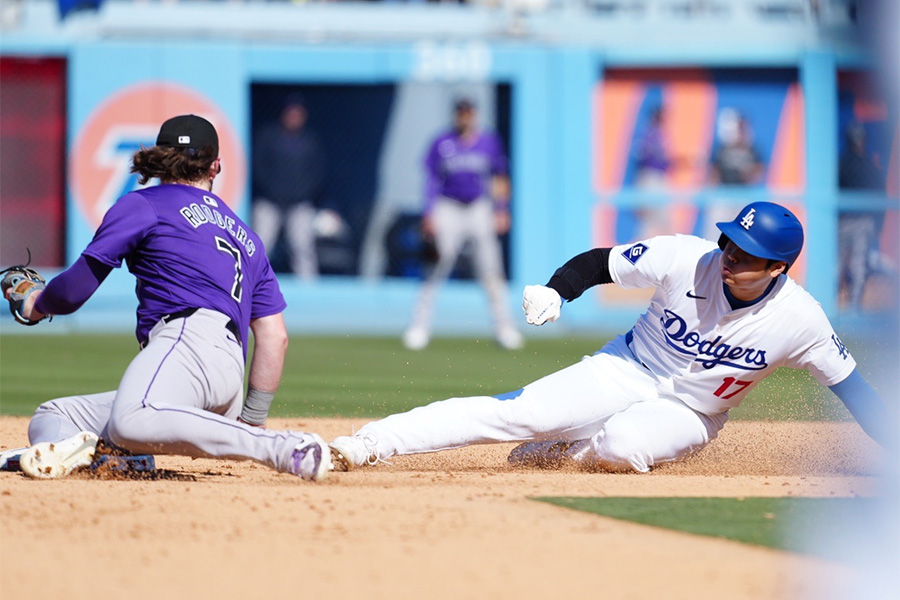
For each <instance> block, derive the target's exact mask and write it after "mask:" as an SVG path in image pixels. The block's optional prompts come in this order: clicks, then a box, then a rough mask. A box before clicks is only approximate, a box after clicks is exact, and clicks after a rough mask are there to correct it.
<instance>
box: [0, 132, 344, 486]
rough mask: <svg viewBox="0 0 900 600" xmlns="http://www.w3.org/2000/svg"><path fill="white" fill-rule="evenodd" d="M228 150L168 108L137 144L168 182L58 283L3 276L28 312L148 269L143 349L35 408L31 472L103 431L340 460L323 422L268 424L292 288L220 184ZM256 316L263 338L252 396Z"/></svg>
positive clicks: (209, 451)
mask: <svg viewBox="0 0 900 600" xmlns="http://www.w3.org/2000/svg"><path fill="white" fill-rule="evenodd" d="M218 153H219V140H218V135H217V133H216V130H215V128H214V127H213V125H212V124H211V123H210V122H209V121H207V120H205V119H203V118H201V117H198V116H195V115H182V116H177V117H174V118H172V119H169V120H168V121H166V122H165V123H163V124H162V127H161V128H160V130H159V136H158V137H157V140H156V146H153V147H151V148H142V149H141V150H139V151H138V152H136V153H135V154H134V156H133V167H132V172H134V173H138V174H139V175H140V182H141V184H144V183H147V181H149V180H150V179H151V178H154V177H158V178H159V179H160V181H161V185H157V186H152V187H148V188H145V189H141V190H138V191H134V192H131V193H128V194H126V195H124V196H122V197H121V198H119V199H118V201H117V202H116V203H115V204H114V205H113V206H112V207H111V208H110V209H109V211H108V212H107V213H106V215H105V216H104V218H103V222H102V223H101V225H100V227H99V229H98V230H97V232H96V234H95V235H94V239H93V240H92V241H91V242H90V244H88V246H87V248H86V249H85V250H84V252H83V253H82V255H81V257H80V258H79V259H78V260H77V261H76V262H75V264H73V265H72V266H71V267H70V268H69V269H67V270H66V271H64V272H63V273H61V274H59V275H58V276H57V277H55V278H54V279H53V280H51V281H50V282H49V283H48V284H46V287H44V284H43V280H40V278H38V277H29V273H28V272H27V271H28V270H27V269H26V270H23V269H16V268H13V269H12V270H11V271H10V272H9V273H8V274H7V275H6V277H5V278H4V280H3V291H4V295H5V297H6V298H7V299H8V300H9V301H10V307H11V309H12V312H13V315H14V316H15V317H16V319H17V320H18V321H20V322H22V323H24V324H28V325H33V324H35V323H37V322H38V321H40V320H42V319H44V318H45V317H47V316H50V315H62V314H68V313H72V312H74V311H75V310H77V309H78V308H79V307H80V306H81V305H82V304H83V303H84V302H85V301H86V300H87V299H88V298H89V297H90V296H91V294H93V293H94V291H95V290H96V289H97V288H98V287H99V286H100V284H101V283H102V282H103V281H104V279H105V278H106V276H107V275H109V273H110V272H111V271H112V269H113V268H115V267H119V266H121V264H122V261H123V260H124V261H125V262H126V264H127V265H128V270H129V271H130V272H131V273H133V274H134V276H135V277H136V278H137V288H136V293H137V298H138V308H137V339H138V342H139V343H140V346H141V348H142V350H141V351H140V353H138V355H137V356H136V357H135V358H134V360H132V361H131V364H130V365H129V366H128V369H127V370H126V371H125V374H124V376H123V377H122V380H121V383H120V385H119V389H118V390H115V391H111V392H105V393H100V394H90V395H85V396H70V397H67V398H58V399H56V400H51V401H49V402H46V403H44V404H42V405H41V406H40V407H39V408H38V409H37V411H36V412H35V414H34V416H33V417H32V419H31V423H30V425H29V428H28V436H29V439H30V441H31V444H32V446H31V447H30V448H27V449H21V450H20V451H19V452H18V459H19V463H20V466H21V469H22V470H23V471H24V472H25V473H26V474H27V475H29V476H31V477H37V478H57V477H64V476H66V475H68V474H69V473H70V472H71V471H72V470H74V469H76V468H78V467H82V466H86V465H88V464H90V463H91V460H92V457H93V455H94V453H95V449H96V445H97V443H98V440H99V439H101V438H102V439H103V440H104V441H106V442H108V443H109V444H112V445H113V446H118V447H120V448H123V449H125V450H127V451H131V452H134V453H139V454H140V453H146V454H153V453H160V454H182V455H186V456H192V457H219V458H236V459H251V460H255V461H257V462H260V463H263V464H266V465H268V466H270V467H272V468H273V469H276V470H278V471H282V472H287V473H293V474H295V475H298V476H300V477H302V478H303V479H307V480H316V479H321V478H322V477H324V476H325V475H326V474H327V473H328V471H329V470H330V468H331V459H330V452H329V451H328V447H327V446H326V445H325V443H324V441H323V440H322V439H321V438H320V437H319V436H318V435H315V434H310V433H302V432H296V431H271V430H267V429H264V428H262V427H260V426H261V425H264V424H265V421H266V416H267V414H268V410H269V405H270V404H271V402H272V398H273V396H274V394H275V391H276V390H277V389H278V384H279V382H280V380H281V372H282V366H283V364H284V357H285V352H286V350H287V343H288V337H287V332H286V330H285V326H284V320H283V318H282V311H283V310H284V308H285V301H284V298H283V296H282V294H281V290H280V289H279V286H278V282H277V280H276V279H275V276H274V274H273V273H272V269H271V267H270V265H269V262H268V260H267V259H266V253H265V249H264V248H263V246H262V244H261V243H260V240H259V237H257V235H256V234H255V233H253V232H252V231H251V230H250V228H249V227H247V225H246V224H245V223H243V222H242V221H241V220H240V219H239V218H238V217H237V216H236V215H235V214H234V212H232V211H231V209H230V208H229V207H228V205H226V204H225V202H224V201H223V200H222V199H221V198H219V197H218V196H216V195H215V194H214V193H213V192H212V184H213V181H214V180H215V178H216V176H217V175H218V174H219V172H220V171H221V163H220V160H219V158H218V156H219V154H218ZM32 273H33V272H32ZM248 329H249V330H251V331H252V332H253V337H254V341H255V345H254V351H253V357H252V361H251V363H250V374H249V380H250V383H249V389H248V393H247V398H246V403H244V402H243V397H244V394H243V385H244V367H245V360H246V355H247V341H248V338H247V334H248ZM242 405H243V408H242ZM10 454H11V453H10V452H7V453H4V455H5V456H4V457H3V459H4V461H6V460H7V459H9V458H10Z"/></svg>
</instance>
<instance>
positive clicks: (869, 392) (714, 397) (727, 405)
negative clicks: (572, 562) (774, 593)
mask: <svg viewBox="0 0 900 600" xmlns="http://www.w3.org/2000/svg"><path fill="white" fill-rule="evenodd" d="M717 225H718V228H719V229H720V230H721V236H720V238H719V240H718V243H716V242H711V241H708V240H703V239H700V238H697V237H693V236H685V235H675V236H659V237H653V238H650V239H647V240H644V241H641V242H638V243H634V244H627V245H622V246H615V247H613V248H596V249H593V250H590V251H588V252H585V253H583V254H580V255H578V256H576V257H575V258H573V259H571V260H570V261H568V262H567V263H566V264H565V265H563V266H562V267H561V268H559V269H558V270H557V271H556V273H554V275H553V277H551V278H550V281H549V282H548V284H547V285H546V286H541V285H530V286H527V287H526V288H525V293H524V301H523V308H524V310H525V317H526V320H527V321H528V322H529V323H531V324H533V325H543V324H544V323H547V322H552V321H555V320H556V319H557V318H558V317H559V316H560V311H561V307H562V303H563V301H572V300H574V299H576V298H578V297H579V296H580V295H581V294H582V293H583V292H584V291H585V290H586V289H588V288H590V287H592V286H594V285H598V284H607V283H617V284H618V285H620V286H622V287H626V288H656V292H655V293H654V295H653V298H652V300H651V302H650V307H649V308H648V310H647V312H645V313H644V314H643V315H642V316H641V317H640V318H639V319H638V321H637V323H636V324H635V325H634V327H633V328H632V329H631V330H630V331H628V332H627V333H626V334H625V335H621V336H619V337H617V338H615V339H614V340H612V341H610V342H609V343H608V344H606V346H604V347H603V349H601V350H600V351H599V352H597V353H596V354H594V355H593V356H586V357H584V359H582V361H581V362H579V363H577V364H575V365H572V366H570V367H568V368H565V369H563V370H561V371H558V372H556V373H553V374H551V375H548V376H547V377H544V378H542V379H539V380H538V381H535V382H534V383H531V384H529V385H526V386H525V387H524V388H522V389H519V390H516V391H514V392H511V393H507V394H501V395H498V396H477V397H471V398H451V399H449V400H444V401H441V402H435V403H433V404H430V405H428V406H424V407H419V408H415V409H413V410H411V411H409V412H406V413H402V414H396V415H392V416H389V417H387V418H385V419H382V420H380V421H376V422H373V423H369V424H367V425H366V426H364V427H363V428H362V429H360V430H359V432H358V433H356V435H354V436H342V437H338V438H336V439H335V440H334V441H333V442H332V443H331V448H332V455H333V459H334V460H335V464H336V465H338V466H340V467H343V468H347V469H350V468H354V467H358V466H361V465H365V464H375V463H376V462H378V461H379V460H382V459H385V458H388V457H390V456H393V455H396V454H414V453H419V452H432V451H436V450H443V449H447V448H456V447H460V446H466V445H469V444H483V443H491V442H510V441H525V442H526V443H524V444H521V445H519V446H518V447H516V448H515V449H514V450H513V451H512V453H511V454H510V456H509V460H510V462H511V463H516V464H526V465H545V464H549V463H559V462H561V461H572V462H573V463H577V464H581V465H585V466H590V467H599V468H602V469H607V470H614V471H629V470H634V471H639V472H646V471H649V470H650V469H651V468H652V467H653V466H654V465H656V464H659V463H662V462H668V461H676V460H679V459H681V458H684V457H686V456H688V455H690V454H691V453H694V452H697V451H698V450H700V449H702V448H703V447H704V446H706V445H707V444H708V443H709V442H710V441H711V440H712V439H714V438H715V437H716V435H717V434H718V432H719V431H720V430H721V429H722V427H723V426H724V425H725V422H726V421H727V420H728V411H729V409H731V408H734V407H735V406H737V405H738V404H740V403H741V401H742V400H743V399H744V398H745V397H746V395H747V393H748V392H750V390H752V389H753V388H754V387H755V386H756V385H757V384H758V383H759V382H760V381H762V380H763V379H764V378H765V377H766V376H767V375H769V374H770V373H772V371H774V370H775V369H776V368H777V367H781V366H787V367H795V368H803V369H808V370H809V371H810V372H811V373H812V374H813V376H814V377H815V378H816V379H817V380H818V381H819V382H820V383H821V384H822V385H825V386H828V387H829V388H830V389H831V390H832V391H834V393H835V394H837V396H838V397H839V398H840V399H841V400H842V401H843V402H844V404H845V405H846V406H847V408H848V409H849V410H850V412H851V413H852V414H853V416H854V417H855V418H856V420H857V421H858V422H859V423H860V425H862V427H863V428H864V429H865V431H866V432H867V433H868V434H869V435H870V436H871V437H872V438H874V439H875V440H877V441H878V442H880V443H881V444H882V445H885V446H890V447H892V446H894V444H895V443H896V440H895V439H893V438H892V437H891V434H890V429H889V427H890V425H889V424H890V423H892V422H893V421H892V419H891V418H890V417H889V416H888V411H887V408H886V406H885V404H884V403H883V402H882V400H881V399H880V398H879V397H878V395H877V394H876V392H875V391H874V390H873V389H872V388H871V387H870V386H869V384H868V383H866V382H865V381H864V380H863V378H862V376H861V375H860V374H859V372H858V371H857V369H856V362H855V361H854V359H853V357H852V356H851V355H850V353H849V351H848V350H847V348H846V346H845V345H844V344H843V343H842V342H841V340H840V339H839V338H838V336H837V335H835V333H834V331H833V329H832V327H831V324H830V323H829V322H828V319H827V317H826V316H825V314H824V312H823V311H822V309H821V308H820V306H819V304H818V303H817V302H816V301H815V300H814V299H813V298H812V297H811V296H810V295H809V293H807V292H806V291H805V290H804V289H803V288H801V287H800V286H799V285H797V284H796V283H795V282H794V281H793V280H792V279H790V278H789V277H787V275H786V272H787V271H788V269H789V268H790V267H791V265H792V264H794V262H795V261H796V260H797V256H798V255H799V254H800V249H801V247H802V245H803V228H802V226H801V224H800V222H799V221H798V220H797V218H796V217H795V216H794V215H793V214H792V213H791V212H790V211H788V210H787V209H786V208H784V207H782V206H779V205H777V204H772V203H768V202H756V203H753V204H750V205H748V206H746V207H745V208H743V209H742V210H741V211H740V213H739V214H738V215H737V217H736V218H735V219H734V221H731V222H723V223H718V224H717Z"/></svg>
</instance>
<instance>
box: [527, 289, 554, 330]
mask: <svg viewBox="0 0 900 600" xmlns="http://www.w3.org/2000/svg"><path fill="white" fill-rule="evenodd" d="M561 308H562V298H560V296H559V292H557V291H556V290H554V289H553V288H549V287H546V286H543V285H526V286H525V292H524V293H523V294H522V310H524V311H525V320H526V321H528V322H529V323H530V324H532V325H543V324H544V323H552V322H553V321H555V320H557V319H558V318H559V311H560V309H561Z"/></svg>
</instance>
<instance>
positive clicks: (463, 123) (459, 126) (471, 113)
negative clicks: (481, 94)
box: [454, 108, 475, 133]
mask: <svg viewBox="0 0 900 600" xmlns="http://www.w3.org/2000/svg"><path fill="white" fill-rule="evenodd" d="M454 126H455V128H456V130H457V131H458V132H460V133H467V132H469V131H471V130H472V128H473V127H474V126H475V109H473V108H466V109H462V110H457V111H456V114H455V116H454Z"/></svg>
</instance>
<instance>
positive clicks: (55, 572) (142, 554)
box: [0, 417, 880, 600]
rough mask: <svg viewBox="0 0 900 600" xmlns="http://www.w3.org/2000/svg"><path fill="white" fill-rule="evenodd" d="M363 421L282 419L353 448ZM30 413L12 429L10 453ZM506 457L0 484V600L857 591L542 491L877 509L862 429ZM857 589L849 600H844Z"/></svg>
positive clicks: (217, 466)
mask: <svg viewBox="0 0 900 600" xmlns="http://www.w3.org/2000/svg"><path fill="white" fill-rule="evenodd" d="M363 422H364V421H359V420H326V419H280V420H274V421H272V422H270V426H271V427H272V428H275V429H287V428H290V429H301V430H308V431H316V432H319V433H321V434H322V435H323V436H324V437H326V438H331V437H333V436H335V435H340V434H346V433H348V432H349V431H350V430H351V428H352V427H359V426H360V425H361V424H362V423H363ZM26 428H27V419H25V418H18V417H4V418H0V449H6V448H10V447H17V446H22V445H25V443H26V441H27V438H26ZM512 446H513V445H511V444H498V445H492V446H479V447H472V448H466V449H461V450H454V451H447V452H442V453H437V454H430V455H419V456H411V457H400V458H396V459H393V460H392V461H391V463H392V464H390V465H379V466H378V467H376V468H367V469H361V470H358V471H353V472H350V473H334V474H332V476H331V477H330V478H329V479H328V480H326V481H324V482H320V483H316V484H311V483H305V482H303V481H301V480H299V479H298V478H295V477H292V476H289V475H284V474H278V473H275V472H274V471H271V470H269V469H268V468H266V467H263V466H260V465H256V464H253V463H249V462H235V461H224V460H207V459H201V460H190V459H187V458H182V457H167V456H157V457H156V462H157V467H159V468H160V469H164V470H165V471H166V472H167V473H168V474H169V475H171V476H170V477H167V478H162V479H157V480H153V481H132V480H104V479H99V478H97V477H95V476H88V475H86V474H80V475H74V476H72V477H70V478H68V479H65V480H58V481H33V480H29V479H27V478H26V477H24V476H23V475H22V474H20V473H0V513H2V515H3V516H2V525H0V598H2V599H3V600H17V599H23V600H24V599H28V600H41V599H45V598H46V599H60V598H67V599H80V598H91V599H93V598H97V597H115V598H124V599H129V600H132V599H134V600H136V599H144V598H146V599H153V600H159V599H161V598H173V599H182V598H199V599H205V598H209V599H226V598H242V599H251V598H265V597H269V596H278V597H290V598H323V599H327V600H343V599H344V598H347V599H349V598H361V599H365V600H375V599H381V598H385V599H391V600H403V599H407V598H409V599H412V598H417V599H444V598H515V599H524V598H551V597H556V598H576V597H579V596H584V597H597V598H604V599H615V598H634V599H644V598H654V599H679V598H685V599H687V598H690V599H692V600H697V599H704V598H710V599H713V598H714V599H716V600H742V599H751V598H752V599H759V598H817V597H821V594H820V592H821V591H822V590H828V591H829V593H832V594H834V593H838V595H836V596H833V597H846V598H850V597H854V595H853V593H852V591H853V590H854V589H855V586H856V584H857V577H858V576H859V574H858V573H857V572H856V571H854V570H853V569H852V568H851V567H848V566H846V565H843V564H839V563H836V562H832V561H828V560H825V559H821V558H816V557H813V556H806V555H799V554H792V553H788V552H782V551H778V550H772V549H768V548H761V547H755V546H749V545H745V544H741V543H738V542H732V541H727V540H722V539H715V538H706V537H700V536H693V535H688V534H682V533H677V532H673V531H667V530H663V529H657V528H653V527H647V526H643V525H637V524H633V523H626V522H622V521H617V520H614V519H609V518H604V517H599V516H596V515H590V514H584V513H580V512H576V511H573V510H568V509H564V508H559V507H555V506H550V505H548V504H545V503H540V502H534V501H532V500H530V499H529V497H533V496H643V497H671V496H721V497H746V496H767V497H769V496H771V497H776V496H809V497H835V496H840V497H844V496H857V495H859V496H869V495H873V494H875V493H877V487H878V485H877V484H878V481H877V479H876V477H875V473H876V465H877V463H878V460H879V458H880V451H879V450H878V448H877V446H875V445H874V443H873V442H871V441H870V440H869V439H868V438H866V436H865V434H863V433H862V432H861V430H860V429H859V427H858V426H857V425H856V424H854V423H755V422H733V423H729V424H728V425H727V426H726V428H725V430H724V432H723V433H722V435H721V436H720V439H718V440H716V441H715V442H714V443H713V444H711V445H710V446H709V447H708V448H707V449H706V450H704V451H703V452H701V453H700V454H698V455H697V456H695V457H694V458H692V459H690V460H688V461H686V462H684V463H680V464H675V465H667V466H664V467H662V468H659V469H656V470H654V471H653V472H651V473H649V474H646V475H637V474H603V473H581V472H560V471H540V470H522V469H513V468H510V467H508V466H507V464H506V455H507V454H508V452H509V450H510V449H511V448H512ZM843 590H845V591H846V592H847V593H846V594H842V595H841V592H842V591H843Z"/></svg>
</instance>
